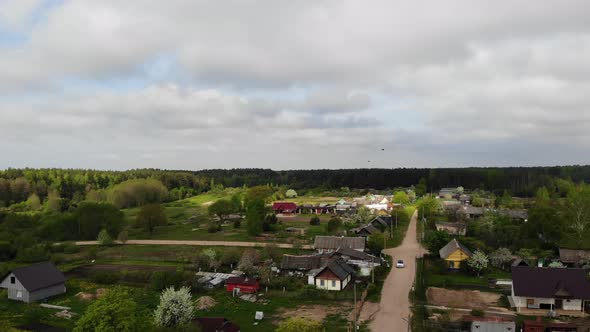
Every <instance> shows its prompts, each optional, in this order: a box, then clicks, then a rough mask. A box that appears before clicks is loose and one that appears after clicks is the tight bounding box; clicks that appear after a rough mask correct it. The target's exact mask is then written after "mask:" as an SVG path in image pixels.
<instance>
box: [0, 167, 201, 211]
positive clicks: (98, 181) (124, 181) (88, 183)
mask: <svg viewBox="0 0 590 332" xmlns="http://www.w3.org/2000/svg"><path fill="white" fill-rule="evenodd" d="M139 179H149V180H153V182H151V183H149V184H147V185H145V186H144V185H143V184H140V183H137V182H136V181H133V180H139ZM209 180H210V179H209V178H208V177H205V176H204V175H199V174H194V173H190V172H176V171H161V170H154V169H144V170H129V171H96V170H82V169H30V168H27V169H8V170H4V171H0V208H1V207H7V206H11V205H14V204H19V203H25V202H27V200H29V199H30V198H31V197H32V201H30V202H29V204H30V205H31V204H32V205H36V203H37V201H40V202H47V201H51V202H52V204H54V205H57V204H61V205H62V206H61V208H62V209H67V208H69V206H70V205H74V206H75V205H76V204H77V203H79V202H81V201H83V200H85V199H86V198H87V195H88V194H90V196H91V197H90V198H92V199H94V200H99V201H109V202H112V203H113V204H115V205H117V206H119V207H127V206H131V205H134V203H133V202H132V201H133V200H135V199H137V200H140V201H141V200H143V199H145V200H146V202H148V203H149V202H151V201H154V199H153V196H154V195H156V196H158V199H157V200H159V201H164V200H177V199H182V198H186V197H190V196H194V195H196V194H199V193H201V192H204V191H208V190H209V189H210V186H211V184H210V182H209ZM156 182H157V183H156ZM158 183H159V184H158ZM141 189H148V190H147V191H148V193H146V194H145V195H147V196H145V197H144V196H143V195H144V194H143V193H142V194H139V192H140V191H142V190H141ZM134 192H135V193H137V195H138V196H141V197H137V198H135V197H130V195H131V194H132V193H134ZM131 196H133V195H131ZM164 196H166V197H164ZM139 204H141V203H139Z"/></svg>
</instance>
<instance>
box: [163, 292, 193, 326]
mask: <svg viewBox="0 0 590 332" xmlns="http://www.w3.org/2000/svg"><path fill="white" fill-rule="evenodd" d="M154 317H155V323H156V325H157V326H163V327H178V326H183V325H186V324H188V323H190V321H191V320H192V319H193V303H192V296H191V293H190V289H189V288H188V287H182V288H180V289H179V290H178V291H175V290H174V287H170V288H167V289H165V290H164V291H163V292H162V295H160V304H158V307H157V308H156V310H155V311H154Z"/></svg>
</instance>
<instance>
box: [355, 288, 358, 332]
mask: <svg viewBox="0 0 590 332" xmlns="http://www.w3.org/2000/svg"><path fill="white" fill-rule="evenodd" d="M354 331H355V332H356V331H358V329H357V325H356V280H355V281H354Z"/></svg>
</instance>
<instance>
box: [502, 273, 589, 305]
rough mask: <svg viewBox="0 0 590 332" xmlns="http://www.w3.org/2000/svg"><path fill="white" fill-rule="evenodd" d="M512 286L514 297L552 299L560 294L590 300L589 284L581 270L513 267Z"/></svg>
mask: <svg viewBox="0 0 590 332" xmlns="http://www.w3.org/2000/svg"><path fill="white" fill-rule="evenodd" d="M512 285H513V287H514V295H516V296H530V297H543V298H553V297H555V295H556V294H561V295H566V296H570V297H572V298H574V299H584V300H589V299H590V282H589V281H588V279H587V278H586V271H585V270H583V269H564V268H545V267H529V266H515V267H513V268H512Z"/></svg>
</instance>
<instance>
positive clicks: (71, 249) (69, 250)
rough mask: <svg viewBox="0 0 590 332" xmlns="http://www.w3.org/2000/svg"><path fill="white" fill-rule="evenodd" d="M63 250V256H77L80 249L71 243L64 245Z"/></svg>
mask: <svg viewBox="0 0 590 332" xmlns="http://www.w3.org/2000/svg"><path fill="white" fill-rule="evenodd" d="M63 248H64V254H77V253H79V252H80V247H79V246H77V245H75V244H73V243H68V244H65V245H64V247H63Z"/></svg>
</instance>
